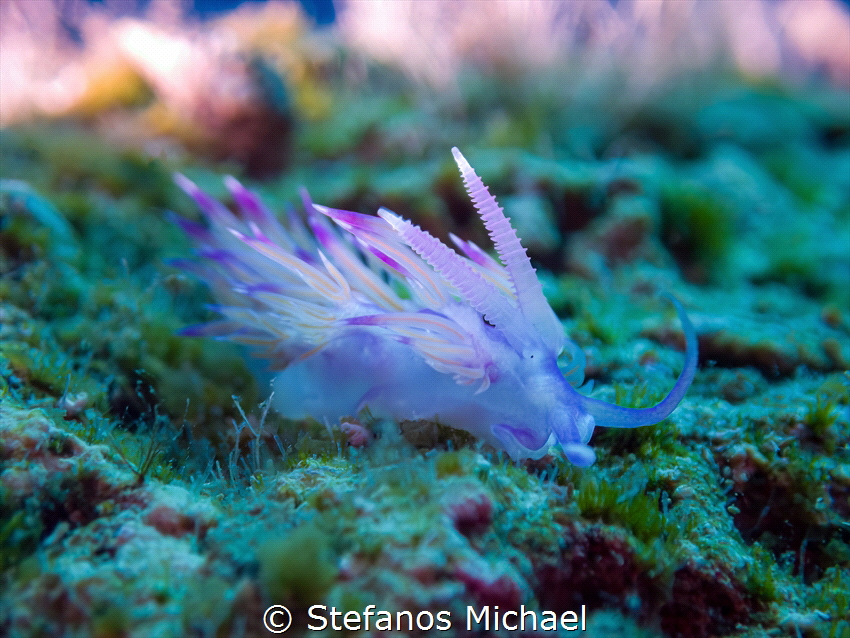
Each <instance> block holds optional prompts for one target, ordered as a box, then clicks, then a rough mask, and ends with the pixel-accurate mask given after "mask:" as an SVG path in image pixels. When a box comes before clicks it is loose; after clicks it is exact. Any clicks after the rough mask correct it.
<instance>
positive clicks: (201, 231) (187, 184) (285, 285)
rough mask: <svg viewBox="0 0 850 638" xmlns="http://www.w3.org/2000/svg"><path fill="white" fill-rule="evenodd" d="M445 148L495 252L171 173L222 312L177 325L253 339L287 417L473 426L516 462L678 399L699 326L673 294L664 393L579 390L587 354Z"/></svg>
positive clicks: (387, 218) (574, 451)
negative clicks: (197, 216)
mask: <svg viewBox="0 0 850 638" xmlns="http://www.w3.org/2000/svg"><path fill="white" fill-rule="evenodd" d="M452 153H453V154H454V158H455V161H456V162H457V165H458V167H459V168H460V172H461V175H462V177H463V181H464V183H465V186H466V189H467V191H468V192H469V195H470V197H471V198H472V201H473V203H474V205H475V208H476V210H477V211H478V214H479V215H480V217H481V219H482V221H483V222H484V225H485V227H486V228H487V231H488V233H489V235H490V239H491V240H492V242H493V245H494V247H495V251H496V253H497V255H498V261H497V260H496V259H495V258H494V257H491V256H490V255H489V254H487V252H485V251H484V250H482V249H481V248H480V247H478V246H477V245H475V244H474V243H472V242H470V241H465V240H463V239H460V238H458V237H456V236H454V235H452V236H451V239H452V241H453V242H454V243H455V245H456V246H457V248H458V249H459V251H460V253H463V255H461V254H460V253H459V252H456V251H455V250H452V249H451V248H449V247H448V246H446V245H445V244H443V243H442V242H440V241H439V240H438V239H437V238H435V237H434V236H432V235H430V234H429V233H428V232H426V231H424V230H422V229H421V228H419V227H418V226H415V225H414V224H412V223H411V222H410V221H408V220H406V219H403V218H401V217H399V216H398V215H395V214H394V213H392V212H391V211H389V210H387V209H383V208H382V209H380V210H379V211H378V215H377V216H373V215H365V214H360V213H355V212H350V211H346V210H338V209H333V208H327V207H325V206H319V205H316V204H313V203H312V202H311V201H310V199H309V197H308V196H307V195H306V193H304V194H303V195H302V198H303V200H304V207H305V209H306V217H305V218H304V221H302V219H301V218H299V217H298V216H297V215H296V214H294V213H293V212H290V213H289V215H288V220H287V224H286V226H284V225H283V224H281V223H280V222H279V221H278V220H277V219H276V218H275V216H274V215H273V214H272V213H271V212H270V211H269V210H268V209H267V208H266V207H265V206H264V205H263V203H262V202H261V201H260V200H259V198H258V197H257V196H256V195H254V194H253V193H251V192H250V191H248V190H247V189H245V188H244V187H243V186H242V185H241V184H240V183H239V182H238V181H236V180H235V179H234V178H232V177H227V178H225V183H226V185H227V187H228V189H229V191H230V194H231V196H232V198H233V202H234V204H235V208H236V209H238V213H239V214H238V215H236V214H234V213H233V212H231V211H230V210H229V209H228V208H227V207H226V206H224V205H223V204H222V203H221V202H219V201H217V200H216V199H214V198H212V197H210V196H209V195H207V194H206V193H204V192H202V191H201V190H200V189H199V188H198V187H197V186H196V185H195V184H194V183H192V182H191V181H190V180H188V179H187V178H186V177H184V176H182V175H177V176H176V180H177V183H178V184H179V185H180V186H181V187H182V188H183V190H185V191H186V192H187V193H188V194H189V195H190V196H191V197H192V198H193V199H194V200H195V202H197V205H198V206H199V207H200V209H201V211H202V212H203V214H204V216H205V217H206V221H207V222H208V223H207V224H199V223H195V222H191V221H188V220H178V223H179V224H180V225H181V226H182V228H183V229H184V231H185V232H186V233H187V234H188V235H189V236H190V237H191V238H192V239H193V240H194V241H195V242H196V243H197V244H198V255H199V256H200V258H201V259H200V260H198V261H194V260H181V261H180V264H179V265H181V266H183V267H185V268H187V269H190V270H192V271H193V272H194V273H195V274H197V275H199V276H200V277H201V278H203V279H204V280H206V281H207V282H208V283H209V285H210V286H211V288H212V289H213V292H214V294H215V296H216V298H217V300H218V304H217V305H216V306H215V309H216V310H217V311H218V312H219V313H220V314H221V315H222V319H220V320H218V321H214V322H212V323H208V324H204V325H201V326H195V327H191V328H188V329H186V330H185V331H184V334H189V335H195V336H211V337H215V338H222V339H230V340H233V341H236V342H239V343H243V344H248V345H250V346H254V347H256V348H258V349H260V350H261V351H262V355H263V356H265V357H267V358H268V359H269V361H270V362H271V364H272V366H273V368H275V369H277V370H280V372H279V374H278V376H277V377H276V378H275V380H274V381H273V384H272V385H273V388H274V400H273V401H274V403H273V405H274V407H275V408H276V409H277V410H278V411H280V412H281V413H282V414H283V415H284V416H286V417H289V418H294V419H298V418H304V417H307V416H310V417H314V418H316V419H319V420H337V419H342V418H343V417H345V416H350V415H356V414H358V413H359V412H360V411H361V410H362V409H364V408H367V407H368V409H369V411H370V412H371V414H373V415H376V416H382V417H388V418H392V419H395V420H416V419H427V420H434V421H438V422H440V423H443V424H446V425H450V426H452V427H455V428H460V429H463V430H466V431H468V432H470V433H471V434H473V435H475V436H476V437H478V438H479V439H481V440H483V441H486V442H488V443H490V444H492V445H493V446H494V447H496V448H498V449H502V450H505V451H506V452H507V453H508V454H509V455H510V456H511V457H512V458H513V459H524V458H540V457H541V456H543V455H545V454H547V453H548V452H549V450H550V448H551V447H552V446H560V448H561V450H563V453H564V454H565V455H566V457H567V458H568V459H569V460H570V461H571V462H572V463H574V464H576V465H580V466H586V465H590V464H591V463H593V461H594V460H595V454H594V452H593V450H592V449H591V448H590V447H589V446H588V445H587V443H588V441H589V440H590V436H591V434H592V433H593V428H594V427H595V426H607V427H628V428H631V427H638V426H644V425H651V424H654V423H657V422H659V421H661V420H662V419H664V418H666V417H667V416H668V415H669V414H670V413H671V412H672V411H673V410H674V409H675V408H676V406H677V405H678V404H679V402H680V401H681V399H682V397H683V396H684V395H685V392H686V391H687V389H688V387H689V386H690V383H691V381H692V379H693V377H694V372H695V370H696V364H697V339H696V336H695V334H694V328H693V326H692V324H691V322H690V321H689V319H688V317H687V315H686V314H685V311H684V309H683V308H682V306H681V304H680V303H679V302H678V301H676V300H675V299H673V298H672V297H670V300H671V302H672V303H673V305H674V306H675V307H676V311H677V313H678V316H679V319H680V321H681V324H682V330H683V331H684V335H685V361H684V367H683V370H682V372H681V374H680V375H679V378H678V379H677V380H676V382H675V384H674V386H673V388H672V390H671V391H670V393H669V394H668V395H667V397H666V398H664V399H663V400H662V401H661V402H660V403H658V404H657V405H655V406H653V407H649V408H624V407H620V406H617V405H613V404H609V403H606V402H604V401H601V400H599V399H595V398H592V397H589V396H585V395H583V394H581V393H580V392H578V391H577V390H576V389H575V386H578V385H580V384H581V383H582V381H583V377H584V356H583V353H582V351H581V350H580V349H579V347H578V346H577V345H576V344H575V343H573V342H572V341H570V340H569V339H568V338H567V337H566V335H565V332H564V328H563V326H562V324H561V322H560V320H559V319H558V317H557V316H556V315H555V313H554V311H553V310H552V308H551V306H550V305H549V303H548V301H547V300H546V298H545V297H544V295H543V290H542V288H541V285H540V282H539V281H538V279H537V276H536V275H535V270H534V268H533V267H532V265H531V261H530V260H529V258H528V255H527V253H526V251H525V249H524V248H523V246H522V244H521V243H520V241H519V238H518V237H517V234H516V231H515V230H514V229H513V227H512V226H511V223H510V219H509V218H508V217H506V216H505V214H504V212H503V210H502V208H500V207H499V205H498V203H497V202H496V200H495V198H494V197H493V196H492V195H491V194H490V192H489V191H488V189H487V188H486V186H484V184H483V183H482V181H481V179H480V178H479V177H478V175H476V173H475V172H474V171H473V169H472V167H471V166H470V165H469V163H468V162H467V161H466V159H465V158H464V157H463V155H461V153H460V151H458V149H456V148H454V149H452ZM331 220H332V222H333V223H331ZM305 222H306V223H305ZM559 355H561V361H560V362H559ZM564 361H566V362H567V365H563V362H564Z"/></svg>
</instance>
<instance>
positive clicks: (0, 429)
mask: <svg viewBox="0 0 850 638" xmlns="http://www.w3.org/2000/svg"><path fill="white" fill-rule="evenodd" d="M292 37H295V36H292ZM323 46H324V47H326V48H321V47H320V48H319V49H310V48H304V49H302V50H300V53H299V55H300V56H302V57H301V58H299V59H301V60H302V62H303V63H302V64H301V66H298V67H297V72H296V71H292V65H290V66H289V67H287V69H288V73H289V74H288V75H287V73H280V75H278V73H277V72H275V69H274V68H273V67H272V66H268V65H267V66H263V65H262V63H260V62H256V61H255V62H252V63H251V64H250V65H247V66H246V67H245V69H247V71H245V69H243V71H245V73H248V75H249V76H250V77H252V78H253V79H255V80H256V79H257V78H258V77H259V78H260V80H257V82H258V83H259V84H261V85H262V86H264V87H265V89H264V91H265V92H264V93H262V95H261V97H262V99H259V98H258V99H254V100H253V101H249V107H245V108H243V109H242V110H240V105H238V104H237V105H236V106H233V105H227V108H225V107H224V106H222V104H221V103H220V102H216V101H215V100H216V99H217V98H215V97H214V98H211V102H214V103H211V104H206V105H204V97H203V95H204V93H203V92H204V88H203V87H200V88H198V89H197V95H195V96H194V98H193V99H194V100H195V102H193V104H194V106H195V108H196V109H197V111H195V113H206V114H207V115H209V117H208V118H207V119H206V120H205V119H204V118H202V117H199V118H198V119H199V120H200V121H203V122H204V124H209V123H210V122H212V124H209V126H208V127H207V128H206V129H204V125H203V124H202V125H201V126H200V127H198V126H197V122H193V121H192V117H191V114H188V115H187V113H186V112H185V111H184V112H183V113H182V115H183V117H184V119H183V120H180V118H179V117H176V116H175V113H174V112H171V113H170V114H169V112H168V110H169V108H171V109H172V111H173V110H174V105H173V104H171V105H169V104H168V103H167V97H168V96H167V91H164V90H162V91H161V90H158V87H157V86H156V85H155V83H151V82H148V83H146V81H145V77H146V76H145V75H144V74H143V73H134V72H133V70H132V68H130V69H129V70H128V69H125V68H122V69H121V72H120V73H117V72H116V73H114V74H113V75H112V76H109V75H108V74H107V76H106V79H103V78H101V79H102V82H101V83H100V84H98V85H97V86H96V87H95V88H94V89H92V93H90V94H87V95H86V96H83V97H81V98H80V100H79V102H78V103H77V105H76V107H75V108H71V109H69V110H67V111H66V112H64V113H63V114H62V117H36V118H32V119H29V120H26V121H21V122H19V123H17V124H14V125H9V126H7V127H6V128H5V129H4V130H2V131H0V153H2V155H0V161H2V178H3V181H2V185H0V277H2V279H0V570H2V572H0V634H2V635H9V636H54V637H59V636H81V637H93V636H96V637H107V636H166V637H167V636H261V635H270V634H267V632H266V631H265V630H264V629H263V627H262V618H263V613H264V610H265V609H266V608H267V607H269V606H270V605H272V604H283V605H286V606H287V607H288V608H289V609H290V610H292V612H293V614H294V616H295V622H294V626H293V629H291V630H290V634H296V635H299V634H301V635H303V634H309V635H331V634H334V633H336V632H332V631H329V630H326V631H324V632H320V631H309V629H310V628H309V627H308V626H307V623H308V622H312V623H313V626H318V625H320V622H319V621H317V620H313V621H310V619H309V617H308V616H307V610H308V608H310V606H312V605H326V606H327V608H328V609H330V608H331V607H336V609H337V610H339V611H343V612H348V611H355V612H362V611H363V610H364V609H366V607H367V605H375V606H376V609H377V610H385V611H389V612H390V613H391V614H392V616H393V623H395V622H396V616H395V614H396V613H397V612H400V611H405V610H406V611H410V612H411V613H412V616H411V617H412V618H413V619H414V621H415V622H414V630H412V631H406V629H407V624H406V623H407V620H405V619H404V617H402V619H401V622H402V628H403V629H405V631H402V632H400V633H401V634H404V633H407V634H410V635H424V634H426V633H429V632H427V631H425V629H424V626H426V625H427V622H428V619H429V617H430V616H429V613H426V612H430V613H431V614H433V615H434V616H433V617H434V619H435V622H436V623H437V624H436V625H435V627H440V624H439V617H438V616H437V613H438V612H440V611H444V612H447V614H448V616H443V617H444V618H446V617H448V618H450V619H451V624H452V628H451V629H450V630H448V631H444V632H440V634H439V635H491V634H499V635H524V636H536V635H551V634H552V633H555V632H546V631H542V629H543V628H541V627H538V630H537V631H536V632H535V631H533V630H526V631H525V632H512V631H509V630H505V629H500V630H499V631H497V630H496V627H495V620H494V619H492V617H491V622H492V625H491V627H490V630H489V631H487V630H485V629H484V628H483V627H484V626H483V624H478V625H477V626H476V629H475V630H474V631H472V632H469V633H468V634H467V632H466V631H465V623H466V618H467V606H472V607H474V608H475V609H476V610H481V609H482V608H483V607H485V606H489V608H490V611H491V613H495V611H496V606H498V609H499V610H500V612H501V613H504V612H505V611H508V610H515V609H520V606H521V605H525V608H526V609H530V610H536V611H538V612H542V611H544V610H549V611H552V612H555V613H556V614H558V615H559V617H560V614H562V613H563V612H565V611H569V610H575V611H579V610H581V609H582V608H583V609H584V610H585V612H586V623H587V627H586V632H580V633H585V634H586V635H592V636H615V635H616V636H661V635H663V636H687V637H693V638H699V637H708V636H733V635H736V636H784V635H787V636H807V637H815V636H822V637H827V636H829V637H833V636H836V637H837V636H842V637H847V636H850V611H849V610H850V451H849V450H848V442H849V441H850V426H848V411H850V407H848V383H850V378H848V372H847V371H848V367H850V363H848V362H850V310H848V309H850V102H848V93H847V91H846V89H836V88H833V87H830V85H829V84H827V83H826V82H818V81H815V80H811V79H807V80H806V81H796V82H785V81H783V80H782V79H780V78H776V77H773V78H763V77H762V78H754V77H752V76H748V75H744V74H741V73H736V72H734V71H730V70H728V69H724V68H723V67H722V65H721V66H719V67H717V68H713V69H711V70H701V71H694V70H691V71H689V72H687V73H683V74H681V75H676V74H673V75H671V76H670V77H668V78H667V79H665V80H664V81H662V82H658V83H657V84H655V85H654V86H652V88H651V90H648V91H644V92H643V93H642V94H641V95H639V96H630V95H628V94H624V93H625V92H626V91H625V90H621V88H622V85H621V83H620V82H619V80H618V79H617V78H611V79H610V80H609V81H606V82H599V83H595V84H592V83H588V82H584V83H583V84H582V83H578V82H577V83H576V85H575V86H574V87H571V88H568V87H566V86H564V82H563V78H561V77H560V76H559V75H558V74H556V73H552V72H551V71H549V72H546V71H540V72H539V73H538V74H536V75H535V74H529V73H526V74H524V75H522V76H521V77H520V76H516V75H513V76H511V75H510V72H511V69H507V70H506V69H501V68H499V67H498V66H497V67H495V68H487V69H486V72H485V71H482V70H481V69H480V68H479V69H478V70H477V71H476V70H474V69H471V70H467V71H463V72H461V73H460V74H459V76H458V79H457V82H456V84H454V85H453V86H452V87H450V88H445V87H440V88H428V86H427V85H425V84H422V83H418V82H415V81H411V80H409V79H407V78H406V77H405V76H404V75H402V74H400V73H397V72H393V71H390V70H389V69H388V68H386V67H379V66H376V65H374V64H372V63H367V62H364V61H363V60H358V59H356V56H354V54H345V51H342V52H340V50H333V51H332V52H331V53H328V49H327V47H328V46H329V45H328V44H327V43H324V44H323ZM317 50H318V51H319V52H318V53H317ZM346 55H348V56H349V57H346ZM305 61H306V62H305ZM281 77H282V78H283V79H281ZM571 77H572V78H573V79H575V78H578V77H581V76H578V75H574V76H571ZM269 78H271V79H269ZM191 79H192V78H187V79H186V81H187V82H190V81H191ZM274 81H277V82H278V84H274ZM269 83H272V84H273V86H272V87H271V88H269ZM276 90H278V91H279V93H275V91H276ZM97 91H100V92H102V95H101V94H100V93H97ZM582 91H584V93H581V92H582ZM577 95H578V97H577ZM252 99H253V98H252ZM199 104H200V106H199ZM241 106H242V107H244V104H243V105H241ZM231 107H232V110H227V109H231ZM205 108H206V110H204V109H205ZM216 109H218V110H216ZM270 122H271V124H270ZM452 146H458V147H460V148H461V150H462V151H463V152H464V153H465V154H466V156H467V157H468V158H469V160H470V162H471V163H472V165H473V166H474V167H475V168H476V169H477V170H478V172H479V173H480V174H481V176H482V177H483V179H484V181H485V183H487V184H489V185H490V187H491V191H492V192H493V193H494V194H496V195H497V196H498V197H499V198H500V202H501V203H502V204H503V205H504V206H505V208H506V212H507V213H508V214H509V215H510V216H511V217H512V219H513V221H514V224H515V226H516V227H517V229H518V233H519V236H520V237H521V238H522V240H523V242H524V244H525V245H526V247H527V248H528V249H529V251H530V253H531V256H532V258H533V260H534V261H535V264H536V265H537V266H538V274H539V276H540V278H541V279H542V281H543V283H544V289H545V292H546V294H547V296H548V297H549V299H550V301H551V304H552V306H553V308H554V309H555V310H556V312H557V313H558V315H559V317H561V318H562V320H563V324H564V327H565V330H566V331H567V332H568V334H569V335H570V336H571V338H572V339H574V340H575V341H576V342H577V343H578V344H579V345H580V346H581V348H582V349H583V350H584V352H585V354H586V356H587V359H588V367H587V377H588V378H589V379H591V380H593V381H594V383H595V386H594V389H593V393H594V396H598V397H599V398H603V399H606V400H609V401H616V402H617V403H619V404H622V405H629V406H645V405H650V404H652V403H654V402H655V401H657V400H658V399H659V398H660V397H662V396H663V395H664V394H665V393H666V392H667V391H668V389H669V388H670V387H671V385H672V383H673V381H674V380H675V378H676V376H677V374H678V373H679V371H680V369H681V365H682V360H683V356H682V350H683V339H682V336H681V332H680V329H679V325H678V322H677V321H676V320H675V316H674V314H673V313H672V311H671V309H670V307H669V304H667V303H665V302H664V301H663V300H659V293H662V292H671V293H673V294H675V295H676V296H677V297H678V298H679V299H680V300H681V301H682V303H683V304H684V305H685V306H686V308H687V311H688V314H689V315H690V317H691V319H692V321H693V323H694V325H695V327H696V330H697V333H698V336H699V349H700V354H699V370H698V372H697V374H696V379H695V381H694V383H693V385H692V387H691V389H690V391H689V392H688V394H687V396H686V397H685V399H684V400H683V401H682V403H681V405H680V406H679V408H678V409H677V410H676V411H675V412H674V413H673V414H672V416H671V417H670V418H668V419H667V420H665V421H664V422H662V423H660V424H658V425H655V426H651V427H645V428H640V429H634V430H602V429H598V430H597V431H596V433H595V435H594V437H593V440H592V441H591V445H592V446H593V447H594V449H595V451H596V454H597V457H598V460H597V462H596V464H595V465H593V466H591V467H589V468H586V469H578V468H575V467H572V466H570V465H569V463H567V462H566V461H565V460H564V459H563V458H562V457H561V456H559V455H558V454H557V453H555V452H554V451H553V454H552V455H551V456H547V457H544V458H543V459H541V460H540V461H536V462H527V463H515V462H511V461H510V460H509V459H506V458H504V457H503V455H500V454H499V453H498V452H496V451H495V450H492V449H489V448H486V447H482V446H480V445H478V444H477V443H476V442H475V440H474V439H472V438H471V437H470V436H468V435H466V434H465V433H464V432H459V431H453V430H451V429H450V428H447V427H446V426H443V425H438V424H434V423H422V422H405V423H401V424H397V423H387V422H379V421H375V420H370V419H369V418H368V415H352V416H353V417H355V416H359V417H360V424H361V425H362V426H363V427H364V428H366V430H368V431H369V437H371V438H369V441H368V444H367V445H359V444H360V443H362V442H363V441H362V440H360V439H358V438H357V437H353V436H352V435H351V433H350V432H349V433H348V435H346V434H343V433H342V432H341V431H340V430H339V428H338V427H337V424H320V423H317V422H315V421H311V420H306V421H303V422H292V421H286V420H284V419H281V418H280V417H278V416H277V415H276V414H275V413H274V411H273V410H272V411H267V410H266V408H265V405H264V403H263V401H264V399H265V398H266V394H267V391H266V388H267V380H268V378H269V377H270V373H269V372H268V371H266V370H264V365H263V362H262V361H256V360H253V359H251V358H250V356H246V354H247V353H246V352H244V351H242V350H241V349H240V348H239V347H237V346H235V345H232V344H228V343H224V342H217V341H213V340H211V339H197V338H189V337H183V336H179V335H178V334H177V333H178V331H179V330H180V329H181V328H184V327H186V326H188V325H192V324H197V323H199V322H202V321H205V320H208V319H211V318H213V317H214V316H215V314H214V312H212V311H211V310H209V309H207V307H206V305H205V304H207V303H209V302H211V298H210V295H209V292H208V291H207V289H206V288H205V286H204V285H203V284H202V283H201V282H198V281H196V280H194V279H193V278H192V277H191V276H189V275H187V274H185V273H183V272H181V271H180V270H178V269H176V268H173V267H171V266H170V265H169V262H168V260H169V259H172V258H179V257H188V256H190V255H191V252H192V247H191V245H190V243H189V241H188V240H187V239H186V238H185V237H184V236H183V235H182V233H181V232H180V230H179V229H178V228H177V227H176V226H175V225H174V224H173V223H172V222H171V221H170V220H169V218H168V216H167V215H166V212H167V211H169V210H171V211H176V212H178V213H179V214H181V215H184V216H187V217H190V218H196V219H197V218H198V215H197V211H195V210H194V208H193V205H192V202H191V201H190V200H189V198H187V197H186V196H185V195H183V194H182V193H181V192H180V191H179V190H178V189H177V188H176V187H175V186H174V184H173V182H172V178H171V175H172V173H173V172H174V171H178V170H179V171H181V172H184V173H185V174H187V175H188V176H190V177H191V178H192V179H194V180H195V181H197V182H198V183H199V184H200V185H201V186H202V187H204V188H206V189H208V190H209V191H210V192H213V193H215V194H216V195H218V196H222V197H225V195H224V194H225V189H224V188H223V186H222V184H221V180H220V176H221V175H223V174H227V173H230V174H235V175H237V176H238V177H239V178H240V179H242V180H243V182H244V183H245V184H246V185H248V186H250V187H251V188H254V189H256V191H257V192H258V193H259V194H260V195H261V196H262V197H263V198H264V199H265V201H266V202H267V203H268V204H269V205H271V206H272V207H274V208H275V209H278V210H283V209H284V207H285V206H286V204H287V202H298V201H300V200H299V195H298V188H299V187H301V186H304V187H306V188H307V189H308V190H309V191H310V193H311V195H312V197H313V199H314V200H315V201H316V202H319V203H324V204H327V205H330V206H335V207H338V208H345V209H349V210H356V211H360V212H374V211H375V210H376V209H377V208H378V206H381V205H383V206H386V207H388V208H390V209H392V210H394V211H395V212H397V213H399V214H401V215H403V216H405V217H409V218H412V219H414V220H416V222H417V223H419V224H421V225H422V226H423V227H426V228H428V229H430V230H431V231H432V232H434V233H435V234H438V235H439V236H441V237H442V238H446V237H447V235H448V232H449V231H451V232H455V233H456V234H459V235H461V236H463V237H465V238H469V239H473V240H474V241H476V242H479V243H480V244H481V245H484V246H487V245H488V244H487V239H486V234H485V233H484V231H483V228H482V227H481V225H480V223H479V221H478V220H477V218H476V217H475V215H474V213H473V210H472V208H471V206H470V205H469V204H468V203H467V200H466V197H465V193H464V192H463V187H462V183H461V181H460V179H459V178H458V176H457V173H456V171H455V169H454V167H453V165H452V163H451V154H450V152H449V150H450V148H451V147H452ZM255 178H261V179H262V181H257V180H256V179H255ZM326 390H327V391H328V392H333V391H334V388H333V387H328V388H327V389H326ZM328 426H329V427H328ZM351 443H357V444H358V446H353V445H351ZM314 613H315V610H314ZM417 614H418V615H417ZM326 617H327V618H330V616H329V612H328V615H326ZM349 618H351V619H352V620H351V623H350V626H351V627H355V624H354V620H353V618H354V616H350V617H349ZM361 618H362V616H361ZM374 621H375V618H373V620H372V622H373V623H374ZM337 622H338V623H340V624H342V623H343V620H342V617H340V618H339V619H337ZM417 622H418V623H419V625H420V626H421V627H423V629H421V630H420V629H416V624H417ZM343 633H346V635H351V636H356V635H373V633H375V632H374V631H373V630H372V629H370V630H369V631H365V630H363V629H362V627H361V630H359V631H358V630H356V629H350V630H347V631H345V632H343ZM432 633H435V634H436V633H438V632H436V630H434V631H433V632H432ZM560 633H563V634H565V635H572V634H571V633H570V632H566V631H564V630H561V632H560Z"/></svg>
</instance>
